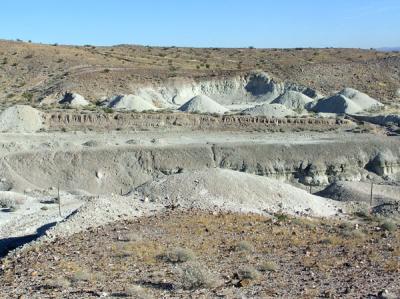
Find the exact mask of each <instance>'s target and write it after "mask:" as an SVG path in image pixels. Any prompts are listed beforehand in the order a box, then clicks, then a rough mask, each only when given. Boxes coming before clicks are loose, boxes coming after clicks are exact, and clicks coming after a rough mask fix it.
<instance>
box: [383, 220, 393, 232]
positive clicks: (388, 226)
mask: <svg viewBox="0 0 400 299" xmlns="http://www.w3.org/2000/svg"><path fill="white" fill-rule="evenodd" d="M379 227H380V228H381V229H383V230H385V231H388V232H393V231H395V230H396V229H397V225H396V224H395V223H394V222H392V221H390V220H385V221H383V222H382V223H381V224H380V225H379Z"/></svg>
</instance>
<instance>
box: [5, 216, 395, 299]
mask: <svg viewBox="0 0 400 299" xmlns="http://www.w3.org/2000/svg"><path fill="white" fill-rule="evenodd" d="M350 221H351V222H350ZM350 221H343V220H324V219H296V218H288V217H287V216H284V215H276V218H275V219H271V218H266V217H262V216H255V215H237V214H209V213H201V212H196V211H191V212H180V211H173V212H166V213H164V214H162V215H159V216H152V217H145V218H139V219H137V220H136V221H130V222H121V223H115V224H113V225H109V226H106V227H101V228H99V229H93V230H89V231H86V232H83V233H79V234H76V235H73V236H72V237H70V238H68V239H60V240H56V241H54V242H52V243H49V244H43V245H42V246H40V247H34V248H30V250H29V251H26V252H22V253H20V254H18V255H17V256H13V257H8V258H6V259H4V260H2V261H1V269H2V270H1V271H2V272H1V276H0V282H1V284H2V288H1V290H0V296H4V298H6V297H7V298H17V297H18V298H83V297H84V298H96V297H98V296H101V295H102V294H103V295H106V294H107V296H111V297H114V298H118V297H129V296H132V297H131V298H152V297H154V298H160V297H163V298H187V297H193V298H242V297H243V296H246V297H249V298H269V297H280V298H314V297H322V298H366V297H368V295H376V294H377V293H378V292H379V291H380V290H382V289H387V290H389V291H390V292H392V293H393V294H397V296H400V289H399V287H398V281H399V279H400V274H399V260H398V257H399V254H400V252H399V248H400V247H399V246H400V235H399V231H387V230H384V229H381V228H380V224H382V220H379V219H370V218H361V219H360V218H354V219H352V220H351V219H350ZM380 221H381V222H380ZM356 223H359V224H356ZM194 236H195V237H194ZM177 248H180V249H177ZM168 254H169V255H168ZM165 255H167V257H166V256H165ZM190 267H195V268H196V269H203V268H207V269H208V270H207V271H206V270H204V269H203V270H204V271H206V272H204V273H205V274H204V273H203V274H204V275H205V276H201V275H200V276H199V277H197V278H196V279H197V280H200V281H201V282H203V283H204V285H202V284H200V286H199V289H197V287H196V286H195V285H190V283H191V280H190V277H188V276H185V275H183V276H182V272H181V271H184V270H185V269H186V270H187V269H190ZM208 271H209V272H208ZM196 279H195V280H196ZM197 280H196V281H197ZM197 282H198V281H197ZM192 283H194V282H192ZM135 286H140V287H135ZM21 295H22V297H21ZM24 295H25V296H24Z"/></svg>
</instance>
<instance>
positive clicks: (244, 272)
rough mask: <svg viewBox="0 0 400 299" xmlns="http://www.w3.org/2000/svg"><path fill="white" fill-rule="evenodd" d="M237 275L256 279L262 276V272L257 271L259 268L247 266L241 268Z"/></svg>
mask: <svg viewBox="0 0 400 299" xmlns="http://www.w3.org/2000/svg"><path fill="white" fill-rule="evenodd" d="M237 276H238V277H239V279H250V280H255V279H258V278H259V277H260V272H258V271H257V269H255V268H253V267H251V266H247V267H245V268H242V269H240V270H239V271H238V272H237Z"/></svg>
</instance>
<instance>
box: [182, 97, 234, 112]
mask: <svg viewBox="0 0 400 299" xmlns="http://www.w3.org/2000/svg"><path fill="white" fill-rule="evenodd" d="M179 110H180V111H183V112H199V113H217V114H224V113H225V112H227V111H229V110H228V109H226V108H225V107H224V106H221V105H220V104H218V103H217V102H215V101H214V100H213V99H211V98H209V97H208V96H205V95H198V96H195V97H194V98H192V99H191V100H189V101H188V102H186V103H185V104H183V105H182V106H181V107H179Z"/></svg>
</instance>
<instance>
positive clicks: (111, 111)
mask: <svg viewBox="0 0 400 299" xmlns="http://www.w3.org/2000/svg"><path fill="white" fill-rule="evenodd" d="M103 111H104V112H105V113H114V109H112V108H108V107H106V108H103Z"/></svg>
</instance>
